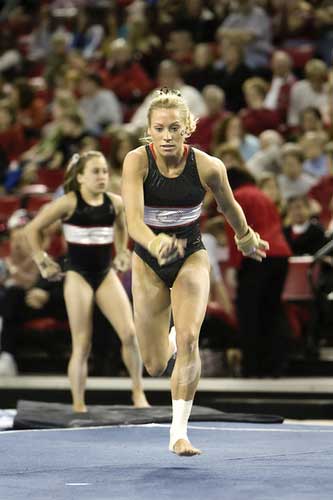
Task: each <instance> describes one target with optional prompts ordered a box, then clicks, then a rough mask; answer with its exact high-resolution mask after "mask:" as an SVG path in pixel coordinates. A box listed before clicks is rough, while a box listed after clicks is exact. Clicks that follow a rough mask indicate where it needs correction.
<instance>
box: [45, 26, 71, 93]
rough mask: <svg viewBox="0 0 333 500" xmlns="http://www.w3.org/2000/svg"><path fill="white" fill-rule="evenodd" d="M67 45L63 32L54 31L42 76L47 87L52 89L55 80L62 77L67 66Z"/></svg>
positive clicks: (67, 39)
mask: <svg viewBox="0 0 333 500" xmlns="http://www.w3.org/2000/svg"><path fill="white" fill-rule="evenodd" d="M68 44H69V35H68V34H66V33H65V32H63V31H58V32H57V31H56V32H55V33H54V34H53V35H52V39H51V50H50V52H49V54H48V57H47V59H46V64H45V67H44V73H43V76H44V78H45V80H46V82H47V85H48V87H50V88H53V87H54V86H55V84H56V81H57V78H59V77H60V76H62V75H63V74H64V72H65V69H66V64H67V54H68V52H67V49H68Z"/></svg>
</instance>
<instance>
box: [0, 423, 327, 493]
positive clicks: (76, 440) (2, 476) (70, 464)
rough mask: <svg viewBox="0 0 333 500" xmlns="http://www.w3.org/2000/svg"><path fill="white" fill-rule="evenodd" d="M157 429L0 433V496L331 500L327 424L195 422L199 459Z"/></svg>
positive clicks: (191, 431)
mask: <svg viewBox="0 0 333 500" xmlns="http://www.w3.org/2000/svg"><path fill="white" fill-rule="evenodd" d="M168 432H169V426H168V425H163V424H152V425H142V426H141V425H135V426H123V427H116V426H113V427H105V428H104V427H99V428H92V429H90V428H84V429H62V430H29V431H5V432H2V433H0V448H1V454H0V499H1V500H27V499H31V500H53V499H54V500H62V499H63V500H72V499H73V500H74V499H80V500H86V499H87V500H88V499H89V500H112V499H114V500H125V499H126V500H155V499H162V500H164V499H173V498H177V499H179V500H184V499H187V498H190V499H191V500H243V499H244V500H245V499H246V500H249V499H250V500H268V499H269V500H275V499H276V500H277V499H279V500H310V499H313V500H331V499H332V492H333V475H332V463H333V428H330V427H324V426H302V425H287V424H282V425H281V424H278V425H275V424H265V425H260V424H240V423H221V422H216V423H213V422H209V423H206V422H205V423H193V424H191V425H190V428H189V436H190V439H191V440H192V442H193V444H194V445H195V446H197V447H199V448H201V449H202V450H203V455H201V456H197V457H192V458H183V457H177V456H176V455H174V454H172V453H170V452H169V451H168V450H167V445H168Z"/></svg>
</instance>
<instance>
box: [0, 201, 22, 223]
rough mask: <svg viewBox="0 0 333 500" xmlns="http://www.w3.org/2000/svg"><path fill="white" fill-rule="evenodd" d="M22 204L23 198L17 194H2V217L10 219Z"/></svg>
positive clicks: (0, 206) (0, 214) (0, 212)
mask: <svg viewBox="0 0 333 500" xmlns="http://www.w3.org/2000/svg"><path fill="white" fill-rule="evenodd" d="M20 206H21V198H20V197H19V196H15V195H5V196H0V219H2V220H6V219H8V218H9V217H10V216H11V215H12V213H13V212H15V210H18V209H19V208H20Z"/></svg>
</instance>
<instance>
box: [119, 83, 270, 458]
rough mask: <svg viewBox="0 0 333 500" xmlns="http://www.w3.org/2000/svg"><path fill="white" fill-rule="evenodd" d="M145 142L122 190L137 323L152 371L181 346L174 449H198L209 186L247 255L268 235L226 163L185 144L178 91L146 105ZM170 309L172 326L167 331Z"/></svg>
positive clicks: (186, 127)
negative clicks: (191, 435) (194, 433)
mask: <svg viewBox="0 0 333 500" xmlns="http://www.w3.org/2000/svg"><path fill="white" fill-rule="evenodd" d="M147 119H148V120H147V121H148V130H147V132H148V136H147V142H148V144H147V145H146V146H140V147H139V148H136V149H134V150H132V151H130V152H129V153H128V154H127V156H126V157H125V160H124V168H123V179H122V195H123V200H124V205H125V211H126V217H127V224H128V230H129V234H130V236H131V237H132V238H133V239H134V241H135V248H134V253H133V264H132V265H133V268H132V271H133V298H134V322H135V325H136V332H137V335H138V340H139V345H140V350H141V355H142V358H143V362H144V365H145V367H146V369H147V371H148V373H149V374H150V375H152V376H158V375H161V374H162V373H163V372H164V370H165V368H166V366H167V363H168V361H169V359H170V358H171V357H172V356H173V355H174V354H175V351H176V350H177V357H176V362H175V366H174V369H173V373H172V377H171V394H172V424H171V428H170V442H169V449H170V451H172V452H174V453H176V454H177V455H184V456H192V455H198V454H200V453H201V451H200V450H199V449H197V448H195V447H193V446H192V444H191V443H190V441H189V439H188V436H187V423H188V419H189V416H190V413H191V408H192V403H193V399H194V395H195V392H196V388H197V385H198V382H199V378H200V367H201V363H200V357H199V347H198V340H199V333H200V327H201V324H202V321H203V319H204V316H205V312H206V306H207V301H208V294H209V271H210V265H209V262H208V257H207V252H206V250H205V248H204V245H203V243H202V241H201V234H200V229H199V217H200V209H201V205H202V201H203V198H204V195H205V193H206V191H207V190H211V191H212V192H213V194H214V196H215V198H216V200H217V203H218V205H219V207H220V209H221V210H222V212H223V213H224V215H225V217H226V218H227V220H228V222H229V223H230V224H231V226H232V227H233V229H234V231H235V240H236V243H237V245H238V248H239V250H240V251H241V252H243V254H244V255H247V256H249V257H251V258H253V259H257V260H261V259H262V258H263V257H265V256H266V253H265V250H266V249H268V244H267V242H265V241H263V240H261V239H260V236H259V235H258V234H257V233H254V231H253V230H252V229H251V228H250V227H249V226H248V225H247V222H246V219H245V216H244V213H243V210H242V209H241V207H240V205H239V204H238V203H237V202H236V200H235V199H234V197H233V194H232V191H231V189H230V186H229V183H228V178H227V174H226V169H225V167H224V165H223V163H222V162H221V161H220V160H218V159H217V158H214V157H212V156H210V155H208V154H206V153H204V152H202V151H200V150H198V149H195V148H192V147H190V146H188V145H186V144H185V140H186V138H188V137H189V136H190V135H191V133H192V132H194V130H195V126H196V120H195V119H194V117H193V116H192V114H191V113H190V111H189V109H188V107H187V105H186V103H185V101H184V100H183V98H182V97H181V95H180V93H179V92H178V91H175V90H172V89H161V90H160V91H157V93H156V96H155V97H154V98H153V100H152V101H151V104H150V107H149V110H148V116H147ZM171 310H172V315H173V320H174V325H175V332H176V335H174V333H173V329H172V330H171V332H170V334H168V333H169V324H170V314H171Z"/></svg>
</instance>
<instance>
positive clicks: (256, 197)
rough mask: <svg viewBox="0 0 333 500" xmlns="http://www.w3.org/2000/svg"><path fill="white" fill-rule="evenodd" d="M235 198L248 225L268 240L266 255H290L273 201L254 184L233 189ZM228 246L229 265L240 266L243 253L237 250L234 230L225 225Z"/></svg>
mask: <svg viewBox="0 0 333 500" xmlns="http://www.w3.org/2000/svg"><path fill="white" fill-rule="evenodd" d="M234 196H235V199H236V200H237V201H238V203H239V204H240V205H241V207H242V209H243V211H244V213H245V217H246V220H247V222H248V224H249V226H250V227H251V228H252V229H253V230H254V231H256V232H257V233H259V234H260V237H261V239H263V240H266V241H268V243H269V247H270V248H269V250H268V252H267V256H268V257H289V256H290V255H292V253H291V250H290V248H289V245H288V243H287V240H286V239H285V237H284V234H283V231H282V225H281V219H280V215H279V212H278V210H277V208H276V206H275V205H274V203H273V202H272V201H271V200H270V199H269V198H268V196H266V195H265V193H263V192H262V191H261V190H260V189H259V188H258V187H257V186H255V185H254V184H245V185H243V186H241V187H239V188H237V189H235V191H234ZM226 228H227V236H228V242H229V246H230V265H231V266H232V267H240V265H241V262H242V259H243V258H244V257H243V255H242V254H241V253H240V252H239V251H238V250H237V247H236V244H235V241H234V231H233V230H232V228H231V227H230V226H229V224H227V225H226Z"/></svg>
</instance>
